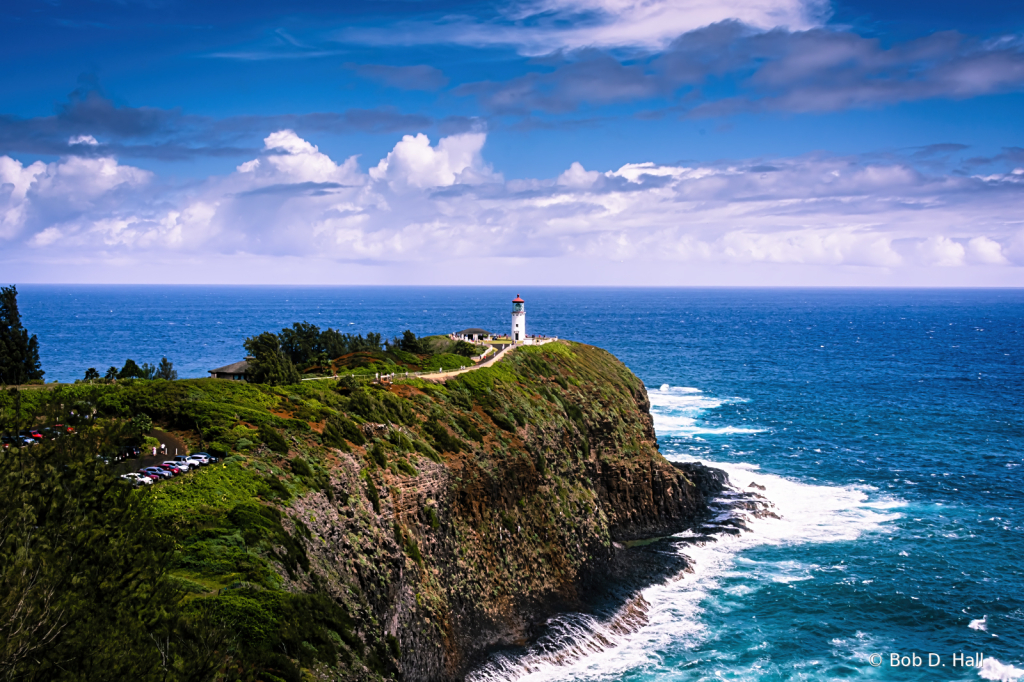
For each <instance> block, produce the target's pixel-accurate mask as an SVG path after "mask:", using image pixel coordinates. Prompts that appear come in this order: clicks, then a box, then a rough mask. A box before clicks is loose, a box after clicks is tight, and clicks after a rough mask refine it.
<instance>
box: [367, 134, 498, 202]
mask: <svg viewBox="0 0 1024 682" xmlns="http://www.w3.org/2000/svg"><path fill="white" fill-rule="evenodd" d="M486 140H487V135H486V134H485V133H462V134H459V135H450V136H448V137H442V138H441V139H440V141H438V143H437V146H436V147H431V146H430V138H429V137H427V136H426V135H424V134H423V133H419V134H417V135H415V136H413V135H405V136H404V137H402V139H401V141H400V142H399V143H398V144H396V145H395V148H394V149H393V150H392V151H391V152H389V153H388V155H387V157H386V158H384V159H381V161H380V163H378V164H377V167H376V168H372V169H371V170H370V177H372V178H373V179H374V180H386V181H387V182H388V183H389V184H390V185H391V186H392V187H396V188H398V187H418V188H421V189H422V188H425V187H446V186H448V185H454V184H456V183H459V184H470V185H472V184H479V183H482V182H489V181H494V180H496V179H497V177H496V176H495V175H494V173H493V171H492V170H491V168H490V167H489V166H486V165H485V164H484V163H483V159H482V157H481V155H480V152H481V150H482V149H483V147H484V142H485V141H486Z"/></svg>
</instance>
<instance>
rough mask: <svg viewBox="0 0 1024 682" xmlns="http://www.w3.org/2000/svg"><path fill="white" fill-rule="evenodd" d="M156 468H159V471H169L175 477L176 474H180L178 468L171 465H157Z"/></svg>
mask: <svg viewBox="0 0 1024 682" xmlns="http://www.w3.org/2000/svg"><path fill="white" fill-rule="evenodd" d="M157 466H158V467H160V468H161V469H165V470H167V471H170V472H171V473H172V474H174V475H175V476H177V475H178V474H180V473H181V469H179V468H178V467H176V466H174V465H171V464H157Z"/></svg>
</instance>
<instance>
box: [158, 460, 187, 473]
mask: <svg viewBox="0 0 1024 682" xmlns="http://www.w3.org/2000/svg"><path fill="white" fill-rule="evenodd" d="M161 463H162V464H166V465H167V466H172V467H178V469H179V470H180V471H181V473H183V474H184V473H188V470H189V466H188V464H185V463H184V462H176V461H174V460H173V459H170V460H167V461H166V462H161Z"/></svg>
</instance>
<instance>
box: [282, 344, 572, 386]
mask: <svg viewBox="0 0 1024 682" xmlns="http://www.w3.org/2000/svg"><path fill="white" fill-rule="evenodd" d="M557 340H558V338H557V337H556V338H551V339H534V340H532V341H531V342H530V343H527V344H523V343H519V344H513V345H509V346H505V347H504V348H503V349H501V350H500V351H498V353H497V354H496V355H495V356H494V357H493V358H491V359H490V360H487V361H486V362H481V363H479V364H476V365H470V366H469V367H463V368H461V369H450V370H445V371H441V372H396V373H394V374H386V375H384V376H385V377H391V378H392V380H394V379H406V378H410V377H417V378H420V379H428V380H438V381H445V380H447V379H450V378H452V377H454V376H458V375H460V374H464V373H466V372H472V371H473V370H474V369H480V368H481V367H490V366H491V365H493V364H494V363H496V362H497V361H498V360H501V359H502V358H503V357H505V354H506V353H508V352H509V351H512V350H515V349H516V348H519V347H520V346H524V345H530V346H543V345H544V344H545V343H551V342H552V341H557ZM486 355H487V353H486V352H484V353H483V355H481V356H480V357H484V356H486ZM337 378H338V375H337V374H335V375H334V376H330V377H310V378H308V379H302V381H319V380H322V379H335V380H336V379H337Z"/></svg>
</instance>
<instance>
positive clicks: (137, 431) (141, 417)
mask: <svg viewBox="0 0 1024 682" xmlns="http://www.w3.org/2000/svg"><path fill="white" fill-rule="evenodd" d="M128 428H129V430H130V432H131V434H132V436H134V437H135V440H140V441H141V440H142V439H143V438H145V437H146V436H148V435H149V432H150V431H152V430H153V420H152V419H150V418H149V415H146V414H137V415H135V416H134V417H132V423H131V425H130V426H129V427H128Z"/></svg>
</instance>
